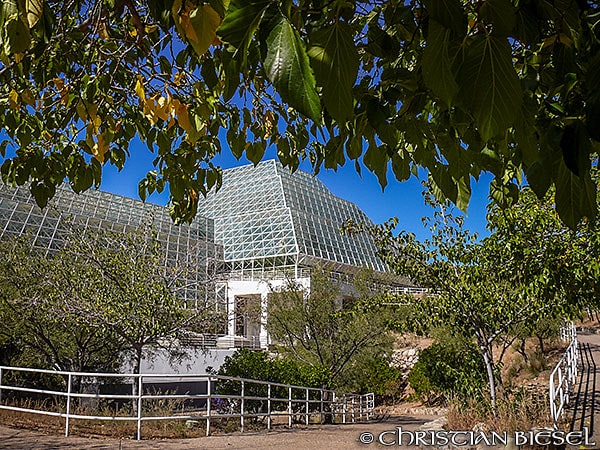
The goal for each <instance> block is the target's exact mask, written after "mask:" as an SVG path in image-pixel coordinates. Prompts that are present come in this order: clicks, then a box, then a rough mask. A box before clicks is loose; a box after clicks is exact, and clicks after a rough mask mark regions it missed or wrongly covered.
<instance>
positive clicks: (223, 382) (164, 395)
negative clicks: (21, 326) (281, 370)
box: [0, 366, 375, 439]
mask: <svg viewBox="0 0 600 450" xmlns="http://www.w3.org/2000/svg"><path fill="white" fill-rule="evenodd" d="M15 374H21V375H23V374H33V376H36V375H37V376H54V377H56V380H55V381H56V382H57V383H58V384H62V387H63V389H59V388H52V389H41V388H37V387H27V386H24V385H23V383H18V382H16V381H15V380H17V379H18V377H15ZM30 376H31V375H30ZM21 378H22V377H21ZM11 380H12V382H11ZM101 380H111V381H112V384H106V383H104V384H103V383H101V382H100V381H101ZM181 383H185V386H186V387H189V386H190V385H194V386H195V388H196V389H195V391H197V392H196V393H191V392H190V391H189V390H188V391H186V392H185V393H178V392H177V388H176V389H175V390H174V392H169V391H168V390H166V391H163V390H162V387H165V388H167V387H168V386H167V384H168V385H169V386H171V385H174V386H176V387H177V385H178V384H181ZM19 384H21V385H19ZM161 385H162V387H161ZM103 387H109V388H110V387H112V388H120V390H121V391H123V388H124V387H125V388H126V390H128V391H129V392H131V393H125V394H123V393H114V392H113V393H102V392H101V390H103V389H102V388H103ZM104 390H106V389H104ZM116 390H117V391H118V390H119V389H116ZM27 396H30V397H33V398H37V399H40V398H43V399H44V400H45V401H43V402H38V403H36V402H27V403H26V404H27V406H22V405H20V404H19V401H18V400H19V399H23V397H25V398H27ZM48 400H50V401H48ZM152 401H155V402H157V401H162V402H163V403H164V402H165V401H173V402H178V404H179V405H178V408H177V409H178V411H170V413H169V414H165V410H164V409H162V410H159V411H158V412H157V411H156V410H155V411H154V413H153V411H152V406H151V405H150V403H151V402H152ZM101 402H104V404H105V406H106V405H109V409H108V410H109V411H111V412H112V414H104V415H102V414H100V413H99V412H98V411H100V409H99V408H98V407H97V406H98V405H99V404H100V403H101ZM41 404H44V405H46V406H45V407H44V408H42V406H41ZM49 404H52V405H51V406H48V405H49ZM32 405H33V406H32ZM127 405H129V408H128V407H127ZM374 407H375V397H374V394H372V393H370V394H363V395H357V394H339V393H336V392H335V391H332V390H327V389H319V388H309V387H305V386H295V385H289V384H281V383H272V382H268V381H259V380H251V379H246V378H237V377H227V376H220V375H205V374H189V375H188V374H185V375H180V374H115V373H87V372H64V371H53V370H42V369H31V368H23V367H8V366H0V410H2V409H3V410H9V411H21V412H26V413H32V414H42V415H47V416H55V417H61V418H64V419H65V436H68V435H69V430H70V426H71V420H73V419H76V420H79V419H81V420H99V421H130V422H136V424H137V433H136V438H137V439H141V437H142V423H144V422H147V421H161V420H194V421H198V423H200V421H205V423H206V435H207V436H209V435H210V434H211V421H213V420H215V419H223V418H237V419H239V421H240V422H239V426H240V429H241V431H242V432H243V431H244V428H245V425H246V420H247V419H252V418H256V419H262V420H264V419H266V423H267V429H271V428H272V426H273V420H274V419H275V420H277V422H278V423H282V419H283V423H284V424H285V422H287V426H288V427H292V425H293V423H303V424H305V425H309V424H310V423H311V419H312V421H313V423H314V422H315V420H317V419H318V422H319V423H323V422H324V421H325V420H326V418H327V417H328V418H330V419H331V420H332V421H333V422H334V423H354V422H356V421H363V420H369V419H371V418H373V410H374ZM86 408H87V409H86ZM89 411H91V412H92V413H90V412H89ZM104 411H106V409H105V410H104ZM94 412H95V414H94ZM161 413H162V414H161ZM285 419H287V420H285Z"/></svg>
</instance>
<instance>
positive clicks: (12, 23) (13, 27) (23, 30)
mask: <svg viewBox="0 0 600 450" xmlns="http://www.w3.org/2000/svg"><path fill="white" fill-rule="evenodd" d="M2 31H3V33H2V34H3V41H4V52H5V53H7V54H11V53H23V52H24V51H25V50H27V49H28V48H29V46H30V45H31V35H30V34H29V27H28V26H27V24H26V23H25V22H23V20H21V17H20V16H19V15H13V16H12V17H10V18H9V19H8V20H7V21H6V23H5V24H4V30H2Z"/></svg>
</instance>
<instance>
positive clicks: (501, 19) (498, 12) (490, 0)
mask: <svg viewBox="0 0 600 450" xmlns="http://www.w3.org/2000/svg"><path fill="white" fill-rule="evenodd" d="M479 11H480V14H481V17H482V18H483V20H484V21H485V22H486V23H488V24H492V32H493V33H494V34H495V35H496V36H498V35H501V36H508V35H509V34H510V33H511V31H512V30H513V28H514V27H515V25H516V24H517V11H516V9H515V7H514V6H513V4H512V2H511V0H486V1H485V2H483V5H481V9H480V10H479Z"/></svg>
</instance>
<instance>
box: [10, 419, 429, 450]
mask: <svg viewBox="0 0 600 450" xmlns="http://www.w3.org/2000/svg"><path fill="white" fill-rule="evenodd" d="M434 419H436V417H435V416H420V417H410V416H399V417H390V418H389V419H387V420H385V421H380V422H371V423H361V424H346V425H314V426H311V427H306V428H294V429H292V430H278V431H270V432H260V433H244V434H241V433H235V434H228V435H219V436H210V437H203V438H193V439H170V440H142V441H135V440H127V439H121V440H119V439H110V438H84V437H78V436H70V437H68V438H65V437H64V436H58V435H49V434H44V433H42V432H38V431H32V430H25V429H16V428H9V427H5V426H2V425H0V449H11V450H21V449H22V450H38V449H39V450H55V449H56V450H58V449H60V450H62V449H80V450H92V449H94V450H96V449H119V450H120V449H123V450H129V449H151V450H155V449H157V450H158V449H161V450H162V449H166V450H175V449H207V450H217V449H228V450H237V449H285V450H320V449H326V450H329V449H332V450H334V449H368V448H385V447H384V446H382V445H380V444H377V443H372V444H370V445H366V444H361V443H360V440H359V438H360V436H361V433H365V432H370V433H373V435H374V436H375V437H376V436H377V435H378V434H379V433H381V432H383V431H388V430H395V429H396V427H402V429H403V430H407V431H408V430H417V429H419V427H420V426H421V425H422V424H424V423H426V422H429V421H431V420H434ZM396 448H398V447H396ZM402 448H407V447H402Z"/></svg>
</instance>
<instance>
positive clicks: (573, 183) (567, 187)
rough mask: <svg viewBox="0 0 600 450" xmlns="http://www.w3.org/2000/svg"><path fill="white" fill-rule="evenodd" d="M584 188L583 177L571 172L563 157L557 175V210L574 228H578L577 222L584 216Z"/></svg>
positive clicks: (566, 222) (570, 226)
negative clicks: (582, 208)
mask: <svg viewBox="0 0 600 450" xmlns="http://www.w3.org/2000/svg"><path fill="white" fill-rule="evenodd" d="M583 188H584V186H583V184H582V182H581V179H580V178H579V177H578V176H577V175H575V174H574V173H573V172H571V171H570V170H569V168H568V167H567V166H566V164H565V163H564V161H562V159H561V160H560V162H559V164H558V173H557V177H556V195H555V200H556V212H557V213H558V215H559V217H560V218H561V220H562V221H563V222H564V223H565V224H566V225H567V226H568V227H569V228H571V229H572V230H574V229H575V228H577V224H578V223H579V221H580V220H581V219H582V217H583V216H584V214H583V213H582V210H581V206H582V204H583V203H584V198H583V197H584V192H583Z"/></svg>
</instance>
